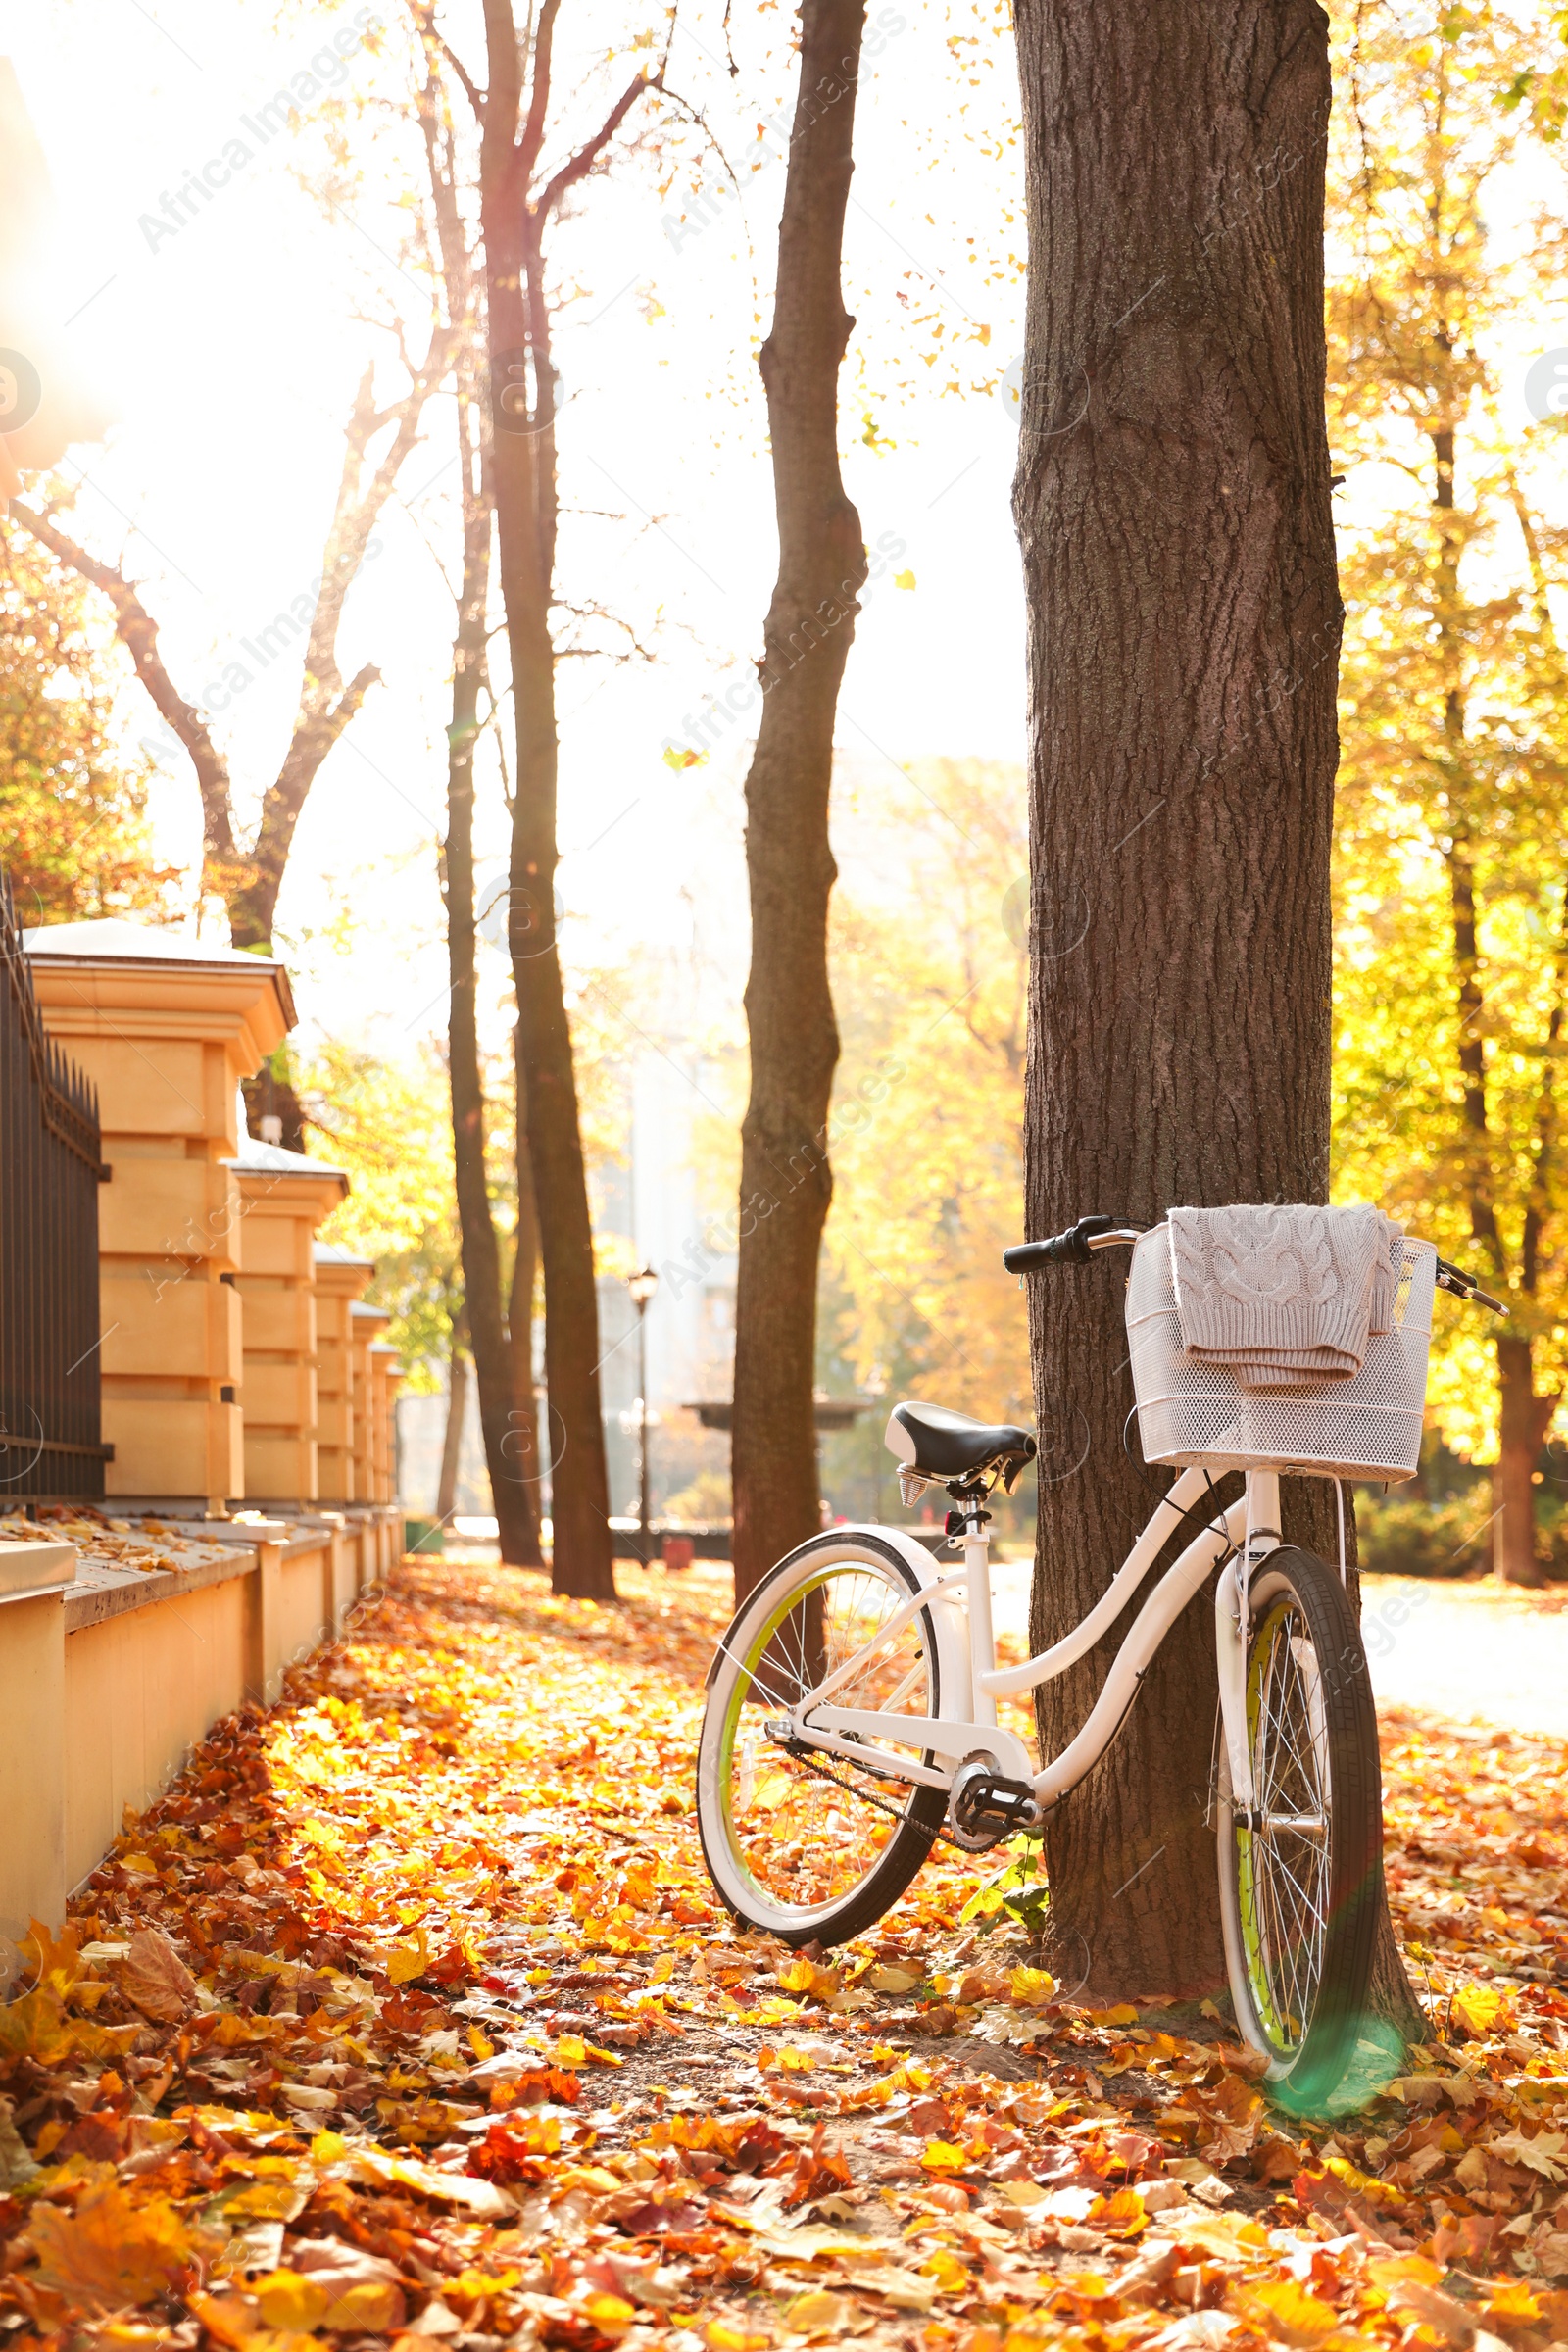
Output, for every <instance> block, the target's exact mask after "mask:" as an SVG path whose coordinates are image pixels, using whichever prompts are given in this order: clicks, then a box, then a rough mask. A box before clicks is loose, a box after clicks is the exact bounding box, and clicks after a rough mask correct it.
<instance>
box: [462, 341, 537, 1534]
mask: <svg viewBox="0 0 1568 2352" xmlns="http://www.w3.org/2000/svg"><path fill="white" fill-rule="evenodd" d="M458 415H459V432H460V455H461V458H462V462H463V474H464V480H463V509H464V515H463V601H462V604H461V606H460V607H459V612H458V631H457V638H456V641H455V644H454V647H453V674H452V728H451V734H450V737H449V748H448V753H447V842H446V893H447V954H448V959H449V969H450V973H451V980H452V1009H451V1015H450V1028H449V1036H450V1047H449V1054H450V1075H451V1083H452V1137H453V1148H454V1163H455V1170H456V1177H457V1196H458V1222H459V1227H460V1230H461V1232H462V1235H463V1283H464V1293H465V1302H466V1318H467V1327H468V1341H469V1346H470V1347H471V1348H472V1351H473V1368H474V1375H475V1378H476V1380H477V1382H478V1388H479V1425H480V1427H481V1429H482V1430H483V1432H484V1451H485V1462H486V1466H487V1467H488V1469H489V1472H490V1493H491V1496H492V1498H493V1500H494V1504H495V1514H496V1525H497V1529H498V1532H499V1537H500V1543H501V1557H502V1558H503V1559H504V1560H509V1561H511V1562H513V1564H514V1565H515V1566H518V1567H525V1568H537V1567H539V1566H541V1565H542V1564H543V1554H542V1552H541V1551H540V1548H539V1525H538V1519H537V1515H536V1504H535V1498H536V1496H537V1495H538V1492H539V1490H538V1487H537V1485H536V1484H533V1483H530V1481H529V1480H527V1479H526V1478H524V1477H522V1476H519V1464H518V1444H519V1435H523V1436H526V1435H529V1434H531V1428H532V1418H531V1414H532V1407H531V1401H530V1406H529V1424H528V1430H527V1431H526V1432H524V1433H519V1432H518V1431H517V1429H516V1427H515V1419H514V1415H515V1409H516V1399H515V1396H514V1393H513V1366H512V1348H511V1347H510V1345H509V1342H508V1336H507V1329H506V1324H505V1320H504V1318H503V1315H502V1311H501V1251H500V1247H499V1244H498V1242H497V1239H496V1227H495V1215H494V1211H493V1209H492V1207H491V1202H490V1188H489V1184H488V1182H487V1180H486V1174H485V1136H484V1109H485V1105H484V1086H483V1081H482V1078H481V1074H480V1066H479V1028H478V1011H477V1006H476V1004H475V996H474V979H475V975H474V923H473V747H474V742H475V739H476V737H477V735H478V730H479V685H480V681H481V679H482V677H483V675H484V653H485V616H486V592H487V589H488V586H489V578H490V508H489V503H488V500H487V499H486V496H485V492H484V487H483V484H482V481H481V479H480V471H479V457H478V444H477V435H476V431H475V427H476V424H477V417H476V416H475V414H474V412H473V409H472V407H471V404H470V402H469V399H468V397H467V394H466V388H463V387H460V392H459V410H458ZM525 1466H526V1467H527V1468H528V1469H532V1467H533V1464H532V1462H531V1461H530V1462H528V1463H527V1464H526V1465H525Z"/></svg>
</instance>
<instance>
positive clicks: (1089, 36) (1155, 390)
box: [1014, 0, 1408, 2015]
mask: <svg viewBox="0 0 1568 2352" xmlns="http://www.w3.org/2000/svg"><path fill="white" fill-rule="evenodd" d="M1018 41H1019V60H1020V69H1021V80H1022V89H1023V105H1024V143H1025V168H1026V173H1027V192H1028V209H1029V244H1030V280H1029V311H1028V322H1027V328H1026V341H1025V354H1026V357H1025V382H1024V394H1023V413H1022V419H1021V425H1022V430H1021V440H1020V450H1019V462H1018V473H1017V479H1016V484H1015V492H1014V504H1015V513H1016V519H1017V525H1018V533H1019V538H1020V542H1021V546H1022V551H1023V560H1024V572H1025V581H1026V589H1027V597H1028V609H1029V674H1030V688H1031V712H1030V726H1031V746H1030V826H1031V863H1032V868H1033V884H1032V914H1031V952H1032V963H1031V1023H1030V1056H1029V1070H1028V1089H1027V1133H1026V1152H1025V1159H1026V1187H1027V1200H1028V1229H1029V1231H1030V1233H1031V1234H1045V1233H1053V1232H1056V1231H1059V1230H1060V1229H1061V1228H1062V1227H1063V1226H1065V1225H1067V1224H1069V1223H1071V1222H1072V1220H1073V1219H1074V1218H1076V1217H1078V1216H1080V1215H1083V1214H1084V1213H1085V1212H1087V1211H1094V1210H1099V1211H1105V1212H1108V1213H1112V1214H1116V1215H1123V1216H1128V1217H1130V1218H1132V1219H1134V1220H1135V1221H1137V1222H1139V1223H1143V1224H1148V1223H1152V1222H1153V1221H1154V1220H1155V1219H1156V1218H1157V1217H1159V1216H1160V1215H1161V1214H1162V1212H1163V1211H1164V1210H1165V1209H1166V1208H1167V1207H1169V1206H1171V1205H1173V1204H1176V1203H1189V1202H1191V1203H1198V1204H1200V1205H1201V1204H1217V1203H1221V1202H1225V1201H1322V1200H1325V1199H1326V1198H1327V1188H1328V1175H1329V1161H1328V1147H1329V1053H1330V1035H1331V1032H1330V1017H1329V1014H1330V978H1331V959H1330V909H1329V854H1330V841H1331V833H1332V823H1333V787H1334V770H1335V764H1336V759H1337V739H1336V729H1335V700H1334V695H1335V660H1336V654H1337V649H1338V644H1339V634H1340V618H1341V611H1340V601H1339V591H1338V585H1337V581H1336V573H1335V557H1334V536H1333V526H1332V521H1331V516H1330V508H1329V455H1328V446H1327V439H1326V433H1325V427H1324V360H1325V354H1324V329H1323V180H1324V148H1325V139H1326V134H1327V123H1328V108H1329V68H1328V48H1327V21H1326V19H1325V17H1324V16H1323V14H1322V12H1321V10H1320V9H1319V8H1318V7H1317V6H1316V5H1315V4H1314V0H1264V4H1263V5H1257V4H1255V0H1251V4H1249V5H1247V6H1242V5H1240V4H1239V0H1216V5H1215V6H1213V7H1211V8H1206V9H1199V10H1194V9H1191V8H1189V7H1187V6H1185V5H1183V4H1182V0H1137V4H1136V5H1134V4H1132V0H1112V4H1111V5H1110V6H1109V7H1108V8H1107V7H1098V8H1097V7H1092V6H1090V5H1089V4H1088V0H1020V4H1019V8H1018ZM1123 1270H1124V1269H1123ZM1030 1304H1031V1345H1032V1353H1033V1360H1034V1374H1035V1388H1036V1406H1037V1412H1038V1415H1039V1421H1040V1430H1041V1442H1042V1453H1043V1455H1044V1461H1043V1466H1042V1477H1041V1483H1040V1544H1039V1556H1038V1562H1037V1568H1036V1577H1035V1587H1034V1596H1033V1606H1032V1612H1031V1617H1032V1632H1033V1636H1034V1642H1035V1645H1036V1647H1043V1646H1046V1645H1047V1644H1049V1643H1050V1642H1054V1641H1056V1640H1058V1639H1060V1638H1061V1636H1062V1635H1063V1634H1065V1633H1066V1632H1067V1630H1068V1629H1069V1628H1070V1627H1071V1626H1073V1625H1076V1624H1077V1623H1078V1622H1079V1620H1080V1619H1081V1618H1082V1617H1083V1616H1084V1614H1085V1613H1086V1612H1087V1611H1088V1609H1089V1608H1090V1607H1091V1606H1092V1605H1093V1603H1094V1602H1095V1601H1096V1600H1097V1599H1098V1597H1099V1596H1100V1594H1101V1593H1103V1591H1104V1589H1105V1586H1106V1584H1107V1583H1108V1581H1109V1578H1110V1576H1111V1574H1112V1572H1113V1571H1114V1569H1115V1568H1116V1567H1117V1566H1118V1565H1119V1563H1120V1561H1121V1559H1122V1557H1123V1556H1124V1554H1125V1552H1126V1550H1127V1548H1128V1546H1129V1544H1131V1542H1132V1539H1133V1537H1134V1535H1135V1533H1136V1531H1137V1529H1138V1528H1139V1527H1140V1526H1141V1525H1142V1524H1143V1523H1144V1521H1145V1520H1146V1519H1147V1518H1148V1516H1149V1511H1150V1507H1151V1502H1152V1493H1151V1490H1152V1489H1158V1488H1162V1487H1163V1485H1164V1483H1165V1481H1164V1480H1163V1478H1161V1479H1153V1478H1151V1477H1149V1476H1147V1475H1145V1474H1143V1473H1141V1472H1140V1471H1139V1470H1138V1469H1137V1468H1135V1467H1134V1465H1133V1462H1132V1461H1131V1460H1130V1458H1129V1456H1128V1455H1127V1454H1126V1453H1124V1451H1123V1447H1122V1432H1123V1423H1124V1420H1125V1418H1126V1416H1127V1414H1128V1411H1129V1408H1130V1407H1131V1405H1132V1401H1133V1399H1132V1388H1131V1382H1130V1380H1129V1379H1128V1377H1127V1341H1126V1332H1125V1328H1124V1323H1123V1299H1122V1278H1121V1273H1119V1272H1118V1271H1116V1270H1113V1267H1112V1264H1111V1263H1110V1262H1108V1261H1107V1259H1106V1258H1100V1259H1098V1260H1097V1261H1096V1262H1095V1264H1093V1265H1092V1266H1091V1267H1089V1268H1088V1269H1086V1270H1085V1271H1084V1272H1083V1273H1082V1274H1081V1275H1067V1276H1065V1277H1064V1278H1063V1277H1055V1276H1053V1277H1049V1278H1043V1279H1041V1280H1039V1281H1037V1282H1036V1283H1034V1284H1032V1285H1031V1300H1030ZM1135 1442H1136V1441H1135V1440H1134V1439H1132V1438H1131V1437H1130V1438H1129V1444H1130V1445H1131V1444H1134V1443H1135ZM1286 1525H1287V1533H1288V1534H1289V1535H1290V1536H1291V1537H1292V1538H1293V1539H1294V1540H1296V1541H1298V1542H1304V1543H1307V1544H1309V1545H1310V1547H1311V1548H1312V1549H1314V1550H1316V1551H1318V1552H1320V1553H1323V1554H1325V1555H1326V1556H1328V1557H1329V1558H1331V1559H1332V1558H1333V1557H1334V1556H1335V1539H1334V1533H1333V1530H1334V1500H1333V1490H1332V1488H1330V1487H1329V1486H1327V1485H1326V1484H1325V1485H1321V1486H1319V1485H1318V1484H1317V1482H1305V1481H1303V1482H1295V1481H1293V1482H1290V1486H1289V1489H1288V1500H1287V1520H1286ZM1187 1532H1189V1533H1190V1532H1191V1528H1189V1530H1188V1531H1187ZM1125 1630H1126V1621H1125V1620H1124V1621H1123V1623H1122V1624H1121V1625H1120V1626H1118V1627H1117V1628H1116V1629H1115V1631H1114V1632H1113V1633H1112V1635H1111V1636H1109V1637H1107V1639H1106V1641H1105V1642H1103V1643H1102V1644H1101V1645H1100V1646H1099V1648H1098V1649H1097V1650H1096V1651H1095V1652H1094V1653H1093V1654H1092V1655H1091V1656H1090V1657H1089V1658H1087V1659H1086V1660H1084V1661H1083V1663H1082V1664H1081V1665H1079V1666H1078V1667H1075V1668H1074V1669H1073V1670H1071V1671H1070V1672H1069V1673H1067V1674H1065V1675H1063V1676H1062V1677H1060V1678H1059V1679H1058V1680H1056V1681H1054V1682H1051V1683H1048V1684H1046V1685H1045V1686H1044V1687H1043V1688H1042V1691H1041V1692H1040V1694H1039V1700H1038V1706H1039V1720H1040V1730H1041V1737H1042V1740H1043V1741H1044V1742H1045V1746H1046V1750H1047V1752H1048V1753H1054V1752H1056V1751H1057V1750H1059V1748H1060V1747H1061V1745H1062V1744H1063V1742H1064V1740H1065V1739H1066V1738H1067V1737H1068V1736H1070V1733H1071V1732H1072V1730H1074V1729H1076V1727H1077V1726H1078V1725H1079V1724H1080V1723H1081V1722H1082V1720H1083V1718H1084V1715H1085V1714H1086V1713H1087V1711H1088V1709H1089V1706H1090V1704H1091V1703H1092V1700H1093V1697H1094V1694H1095V1692H1096V1691H1097V1690H1098V1689H1099V1687H1100V1684H1101V1682H1102V1681H1103V1675H1104V1672H1105V1668H1106V1665H1107V1662H1108V1660H1109V1658H1110V1656H1111V1655H1112V1654H1113V1652H1114V1649H1115V1646H1116V1644H1117V1642H1119V1640H1120V1638H1121V1635H1122V1634H1123V1633H1124V1632H1125ZM1215 1709H1216V1688H1215V1673H1214V1636H1213V1612H1212V1594H1211V1589H1210V1588H1205V1590H1204V1592H1203V1593H1201V1595H1200V1596H1199V1598H1198V1599H1197V1600H1195V1602H1194V1603H1193V1605H1192V1606H1191V1607H1190V1608H1189V1609H1188V1611H1187V1612H1186V1614H1185V1615H1184V1616H1183V1617H1182V1618H1181V1619H1180V1620H1179V1622H1178V1623H1177V1625H1176V1626H1175V1627H1174V1628H1173V1630H1172V1632H1171V1634H1170V1636H1169V1638H1168V1639H1167V1641H1166V1642H1165V1644H1164V1647H1163V1648H1162V1650H1161V1651H1160V1653H1159V1656H1158V1658H1157V1660H1156V1661H1155V1664H1154V1666H1153V1668H1152V1671H1151V1673H1150V1674H1149V1676H1148V1677H1147V1679H1146V1682H1145V1684H1144V1688H1143V1691H1142V1695H1141V1697H1140V1699H1139V1702H1138V1705H1137V1707H1136V1708H1135V1709H1134V1712H1133V1714H1132V1716H1131V1718H1130V1720H1129V1723H1128V1726H1127V1728H1126V1730H1125V1731H1124V1732H1123V1734H1122V1736H1121V1738H1120V1740H1119V1741H1118V1742H1117V1744H1116V1745H1115V1746H1114V1747H1113V1748H1112V1749H1111V1751H1110V1753H1109V1754H1108V1756H1107V1757H1106V1758H1105V1759H1104V1761H1103V1763H1102V1764H1101V1765H1100V1766H1099V1767H1098V1769H1097V1770H1096V1772H1095V1773H1094V1774H1093V1775H1092V1776H1091V1778H1090V1779H1089V1780H1088V1781H1087V1782H1086V1783H1085V1784H1084V1786H1083V1787H1082V1788H1081V1789H1078V1790H1077V1791H1076V1792H1075V1793H1074V1794H1073V1796H1072V1797H1070V1798H1069V1799H1068V1801H1067V1803H1066V1804H1065V1805H1064V1806H1063V1807H1062V1809H1061V1811H1060V1812H1059V1813H1058V1814H1057V1815H1056V1816H1055V1817H1054V1821H1053V1823H1052V1825H1051V1828H1050V1831H1049V1834H1048V1853H1049V1867H1050V1877H1051V1888H1052V1913H1053V1918H1054V1926H1055V1931H1056V1938H1057V1944H1058V1961H1059V1964H1060V1965H1061V1966H1062V1967H1063V1968H1064V1969H1068V1970H1070V1971H1071V1972H1072V1975H1073V1976H1081V1979H1082V1982H1083V1983H1084V1985H1087V1986H1088V1987H1089V1988H1090V1989H1092V1990H1093V1991H1095V1992H1110V1991H1115V1992H1118V1993H1130V1992H1134V1991H1138V1992H1159V1991H1162V1992H1166V1993H1171V1994H1195V1993H1208V1992H1213V1991H1214V1990H1216V1989H1217V1988H1218V1987H1220V1986H1221V1985H1223V1984H1224V1975H1225V1972H1224V1959H1223V1953H1222V1948H1221V1941H1220V1932H1219V1912H1218V1904H1217V1901H1216V1896H1215V1857H1214V1840H1213V1837H1212V1834H1211V1833H1210V1832H1209V1831H1207V1830H1206V1829H1205V1827H1204V1815H1205V1811H1206V1809H1207V1800H1208V1789H1209V1779H1210V1765H1211V1757H1212V1747H1213V1737H1214V1725H1215ZM1068 1981H1069V1982H1070V1981H1071V1980H1070V1978H1069V1980H1068ZM1394 1997H1395V2000H1396V2004H1397V1995H1396V1996H1394ZM1405 1999H1406V2014H1407V2015H1408V1995H1407V1993H1406V1996H1405Z"/></svg>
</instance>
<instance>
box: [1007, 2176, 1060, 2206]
mask: <svg viewBox="0 0 1568 2352" xmlns="http://www.w3.org/2000/svg"><path fill="white" fill-rule="evenodd" d="M1002 2193H1003V2195H1004V2196H1005V2198H1006V2200H1007V2203H1008V2204H1009V2205H1022V2206H1023V2207H1024V2208H1025V2210H1026V2211H1027V2209H1028V2207H1029V2206H1031V2205H1043V2204H1044V2203H1045V2201H1046V2199H1047V2197H1048V2196H1049V2195H1050V2194H1051V2191H1050V2190H1049V2189H1047V2188H1042V2187H1041V2185H1040V2183H1039V2181H1038V2180H1004V2182H1003V2183H1002Z"/></svg>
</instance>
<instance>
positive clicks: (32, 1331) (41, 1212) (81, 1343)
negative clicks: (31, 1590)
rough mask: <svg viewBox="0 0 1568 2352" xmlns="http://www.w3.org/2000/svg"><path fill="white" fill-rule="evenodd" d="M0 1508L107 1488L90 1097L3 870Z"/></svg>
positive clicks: (75, 1497) (97, 1166) (96, 1152)
mask: <svg viewBox="0 0 1568 2352" xmlns="http://www.w3.org/2000/svg"><path fill="white" fill-rule="evenodd" d="M0 962H3V963H4V965H5V977H4V979H3V980H0V1510H3V1509H4V1508H5V1507H6V1504H7V1502H8V1501H16V1500H25V1501H31V1500H36V1499H38V1498H40V1497H43V1496H51V1497H54V1498H56V1499H58V1500H60V1501H84V1500H94V1499H97V1498H98V1497H100V1496H101V1495H102V1494H103V1491H104V1462H105V1460H106V1459H107V1458H108V1456H109V1455H110V1453H111V1451H112V1448H111V1447H109V1446H104V1445H103V1444H102V1443H101V1442H100V1438H99V1430H100V1426H101V1424H100V1420H99V1402H98V1395H99V1362H98V1186H99V1184H100V1182H101V1181H102V1178H103V1174H104V1167H103V1156H102V1152H101V1151H100V1147H99V1131H98V1098H97V1095H96V1093H95V1092H94V1090H93V1088H92V1087H90V1086H89V1085H88V1084H87V1082H86V1080H85V1079H84V1078H83V1077H82V1075H81V1073H80V1071H79V1070H77V1069H76V1068H75V1067H74V1066H73V1063H71V1062H69V1061H68V1060H67V1059H66V1057H65V1055H64V1054H62V1053H61V1052H60V1049H59V1047H58V1046H56V1045H55V1044H54V1043H53V1042H52V1041H51V1040H50V1039H49V1038H48V1037H47V1036H46V1035H45V1034H44V1026H43V1022H42V1020H41V1019H40V1017H39V1013H38V1006H37V1002H36V1000H35V999H34V997H33V993H32V975H31V973H30V971H29V969H28V966H27V958H26V955H25V951H24V949H23V945H22V933H21V931H20V929H19V928H18V924H17V916H16V908H15V906H14V904H13V901H12V896H11V885H10V883H9V881H8V880H7V879H6V877H5V876H4V875H3V874H0Z"/></svg>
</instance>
